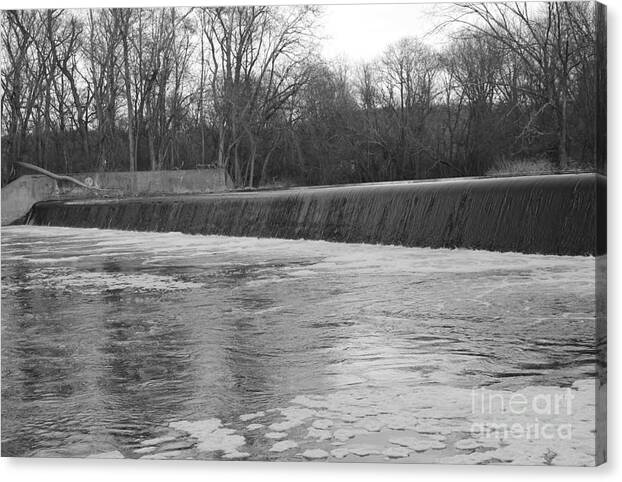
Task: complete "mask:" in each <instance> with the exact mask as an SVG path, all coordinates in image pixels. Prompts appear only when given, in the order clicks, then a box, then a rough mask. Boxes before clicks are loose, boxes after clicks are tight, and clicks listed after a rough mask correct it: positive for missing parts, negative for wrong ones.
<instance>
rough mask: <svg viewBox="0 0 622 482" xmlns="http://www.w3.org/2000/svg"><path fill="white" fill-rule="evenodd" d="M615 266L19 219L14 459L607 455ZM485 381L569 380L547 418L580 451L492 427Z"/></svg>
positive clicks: (5, 293) (537, 459)
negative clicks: (597, 400) (603, 404)
mask: <svg viewBox="0 0 622 482" xmlns="http://www.w3.org/2000/svg"><path fill="white" fill-rule="evenodd" d="M594 275H595V269H594V259H593V258H585V257H583V258H578V257H554V256H537V255H519V254H512V253H490V252H475V251H467V250H453V251H452V250H430V249H419V248H402V247H389V246H366V245H347V244H331V243H326V242H319V241H285V240H270V239H262V240H258V239H249V238H227V237H218V236H189V235H182V234H177V233H170V234H155V233H130V232H118V231H101V230H85V229H67V228H42V227H32V226H28V227H10V228H7V229H3V233H2V454H3V455H37V456H89V455H97V456H111V457H113V456H118V457H152V458H207V459H213V458H232V459H242V458H250V459H262V460H283V459H286V460H305V459H321V460H326V459H328V460H346V461H353V460H374V461H377V460H388V459H390V460H399V461H402V460H403V461H410V462H412V461H446V462H476V463H491V462H493V463H494V462H499V463H510V462H513V463H571V464H583V463H585V464H593V463H594V450H595V449H594V440H593V433H592V432H591V431H592V430H593V429H594V393H595V391H594V390H595V381H594V377H595V372H596V367H595V357H596V352H595V340H594V336H595V335H594V333H595V321H594V318H595V313H594V303H595V300H594ZM479 387H486V388H487V389H488V390H491V391H492V392H491V393H498V394H500V396H502V397H509V396H511V395H512V394H517V393H518V394H524V393H532V392H530V390H531V391H533V390H536V392H537V393H540V392H543V393H552V394H560V393H566V390H567V389H570V390H571V391H572V392H571V393H573V394H574V396H575V398H574V401H575V405H574V408H573V413H572V414H571V416H567V417H566V418H565V419H563V418H561V419H560V418H558V419H554V418H550V417H549V419H547V420H550V421H552V422H553V421H555V423H561V422H563V421H564V420H566V421H567V420H571V421H572V423H573V428H574V432H573V441H572V443H570V442H568V441H566V440H557V439H556V440H553V441H550V440H544V441H542V440H540V441H539V442H538V443H532V442H533V441H531V442H529V443H526V442H525V441H524V440H522V441H521V440H515V439H509V440H508V439H501V440H499V439H498V438H496V439H494V440H493V439H491V438H490V437H489V438H488V439H485V438H482V437H479V438H477V437H474V436H473V434H472V433H470V428H469V427H470V426H471V425H472V424H473V422H474V421H475V419H476V418H477V417H476V416H475V414H473V413H472V412H473V410H472V407H471V401H470V397H471V395H472V389H473V388H479ZM534 387H535V388H534ZM538 387H540V388H538ZM538 390H540V391H539V392H538ZM534 393H535V392H534ZM569 393H570V392H569ZM528 415H529V414H527V415H525V416H523V418H522V419H521V420H523V421H525V420H526V418H525V417H527V416H528ZM531 415H533V414H531ZM540 419H543V417H542V416H540ZM526 446H528V447H529V449H528V450H527V449H526V448H525V447H526Z"/></svg>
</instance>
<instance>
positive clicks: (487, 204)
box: [28, 174, 606, 255]
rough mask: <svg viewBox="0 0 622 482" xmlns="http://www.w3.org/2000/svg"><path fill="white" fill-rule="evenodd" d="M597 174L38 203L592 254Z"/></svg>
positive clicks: (130, 221) (272, 233)
mask: <svg viewBox="0 0 622 482" xmlns="http://www.w3.org/2000/svg"><path fill="white" fill-rule="evenodd" d="M605 200H606V182H605V178H604V177H602V176H599V175H596V174H569V175H557V176H526V177H515V178H495V179H455V180H443V181H436V182H425V181H424V182H410V183H408V182H406V183H404V182H397V183H380V184H375V185H374V184H371V185H370V184H360V185H351V186H329V187H319V188H299V189H291V190H282V191H265V192H262V191H259V192H249V193H240V192H238V193H229V194H222V193H219V194H212V195H201V196H166V197H147V198H138V199H136V198H126V199H120V200H75V201H50V202H43V203H38V204H36V205H35V207H34V208H33V210H32V212H31V215H30V216H29V219H28V222H29V223H32V224H38V225H50V226H68V227H97V228H102V229H122V230H136V231H175V232H183V233H189V234H220V235H227V236H252V237H268V238H286V239H316V240H319V239H322V240H326V241H337V242H346V243H371V244H389V245H402V246H418V247H433V248H440V247H445V248H456V247H464V248H469V249H485V250H493V251H515V252H522V253H541V254H567V255H586V254H591V255H594V254H602V253H604V252H605V251H606V246H605V243H606V236H597V234H598V232H599V230H600V231H603V229H604V227H605V224H606V209H605Z"/></svg>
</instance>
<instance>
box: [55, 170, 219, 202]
mask: <svg viewBox="0 0 622 482" xmlns="http://www.w3.org/2000/svg"><path fill="white" fill-rule="evenodd" d="M71 176H72V177H74V178H76V179H77V180H78V181H81V182H83V183H85V184H87V185H92V186H93V187H95V188H99V189H105V190H109V191H111V192H110V194H111V195H113V196H117V195H121V196H132V195H134V196H146V195H152V194H203V193H210V192H223V191H226V190H227V188H228V187H230V186H231V183H230V180H229V178H228V175H227V173H226V171H225V169H222V168H210V169H189V170H183V171H182V170H175V171H135V172H86V173H78V174H72V175H71ZM61 193H62V194H66V195H78V196H83V195H89V194H90V193H89V191H88V190H86V189H83V188H81V187H79V186H76V185H75V184H66V185H65V186H61Z"/></svg>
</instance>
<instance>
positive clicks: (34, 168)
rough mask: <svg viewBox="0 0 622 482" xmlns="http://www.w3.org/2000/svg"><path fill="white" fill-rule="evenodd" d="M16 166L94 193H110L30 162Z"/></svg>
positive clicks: (19, 163) (17, 162)
mask: <svg viewBox="0 0 622 482" xmlns="http://www.w3.org/2000/svg"><path fill="white" fill-rule="evenodd" d="M15 164H18V165H20V166H22V167H24V168H26V169H30V170H31V171H35V172H38V173H40V174H44V175H46V176H48V177H51V178H52V179H56V180H57V181H67V182H71V183H73V184H76V185H78V186H80V187H83V188H85V189H92V190H93V191H108V190H109V189H102V188H99V187H95V186H89V185H88V184H84V183H83V182H81V181H78V180H77V179H75V178H73V177H71V176H63V175H59V174H54V173H53V172H51V171H48V170H47V169H43V168H42V167H39V166H35V165H33V164H29V163H28V162H21V161H15Z"/></svg>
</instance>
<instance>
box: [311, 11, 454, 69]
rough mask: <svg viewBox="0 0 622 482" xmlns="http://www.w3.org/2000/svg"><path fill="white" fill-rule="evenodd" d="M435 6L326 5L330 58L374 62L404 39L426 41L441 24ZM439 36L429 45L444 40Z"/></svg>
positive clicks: (327, 53)
mask: <svg viewBox="0 0 622 482" xmlns="http://www.w3.org/2000/svg"><path fill="white" fill-rule="evenodd" d="M440 8H442V6H439V5H434V4H425V3H424V4H371V5H364V4H363V5H325V6H324V8H323V10H324V14H323V16H322V18H321V19H320V32H321V35H322V36H323V37H324V40H323V41H322V45H323V52H324V55H325V56H326V57H329V58H331V57H338V56H343V57H345V58H347V59H349V60H352V61H355V62H358V61H361V60H371V59H373V58H374V57H376V56H378V55H379V54H381V53H382V52H383V50H384V49H385V48H386V46H387V45H389V44H390V43H392V42H395V41H396V40H399V39H400V38H402V37H408V36H414V37H419V38H421V37H423V36H424V35H426V34H428V33H430V31H431V30H432V29H433V28H434V26H435V25H437V24H438V23H439V21H440V10H439V9H440ZM440 37H442V36H439V35H438V34H435V35H434V36H432V37H429V38H428V42H429V43H433V42H435V41H439V40H442V38H440Z"/></svg>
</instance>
